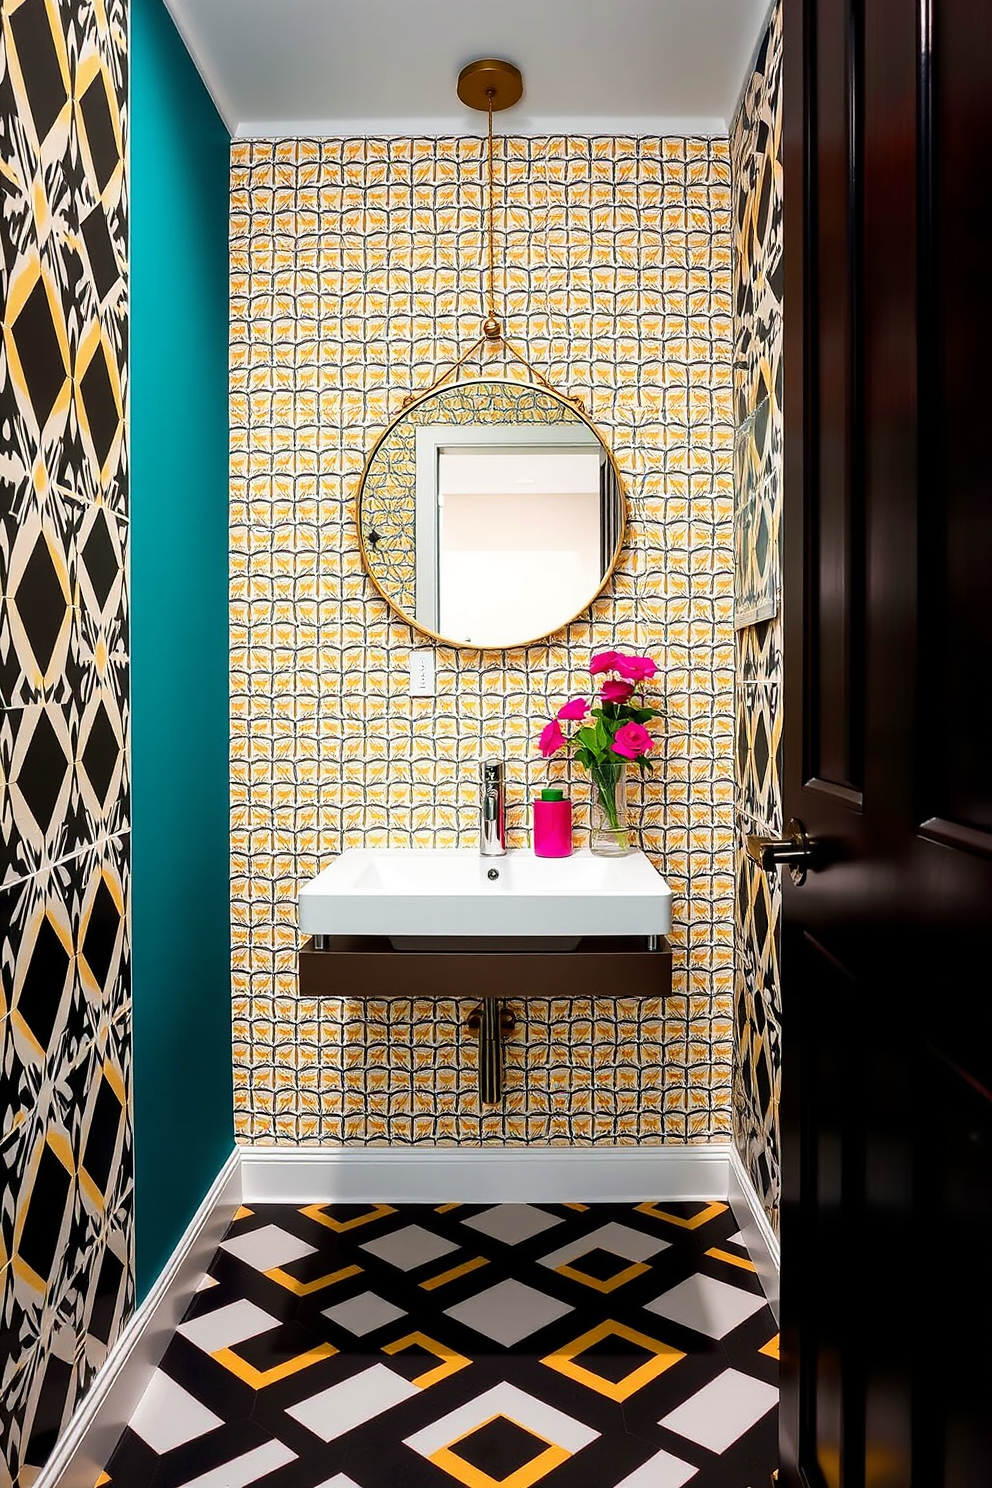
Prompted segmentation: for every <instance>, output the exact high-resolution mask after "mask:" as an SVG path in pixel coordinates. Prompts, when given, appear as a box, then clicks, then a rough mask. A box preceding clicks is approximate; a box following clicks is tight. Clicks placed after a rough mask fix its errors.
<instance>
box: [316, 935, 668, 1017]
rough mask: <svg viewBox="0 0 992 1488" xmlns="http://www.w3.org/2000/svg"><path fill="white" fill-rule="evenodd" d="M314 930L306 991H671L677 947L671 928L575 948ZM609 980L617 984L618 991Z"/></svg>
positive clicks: (522, 994) (521, 997)
mask: <svg viewBox="0 0 992 1488" xmlns="http://www.w3.org/2000/svg"><path fill="white" fill-rule="evenodd" d="M322 944H323V946H324V947H325V948H324V949H322V950H318V949H317V947H316V944H315V939H314V937H312V936H311V937H310V939H309V940H306V941H304V943H303V947H302V949H301V951H300V991H301V992H302V994H303V995H304V997H344V998H349V999H352V1000H355V1001H359V1000H362V999H364V998H371V997H376V998H379V997H412V998H438V997H444V998H455V997H457V998H474V999H479V998H486V997H496V998H500V999H502V1000H503V1001H506V1002H521V1001H525V1000H527V999H529V998H531V997H556V998H559V997H597V998H602V997H603V996H604V995H607V996H608V995H614V996H616V997H621V998H627V997H665V996H667V995H668V993H669V992H670V991H671V986H672V950H671V946H670V945H669V943H668V941H667V940H666V939H665V938H664V936H660V935H659V936H658V937H657V946H658V948H657V950H649V949H648V944H647V940H646V938H645V937H644V936H643V935H639V936H638V935H630V936H587V937H585V938H583V939H580V940H579V941H578V943H577V945H576V946H575V948H574V949H573V950H568V951H563V950H558V949H554V950H547V949H541V948H540V945H539V943H538V945H537V946H535V947H534V948H528V949H526V950H521V949H517V948H516V947H515V948H514V949H513V950H479V949H477V948H473V949H471V950H458V949H447V948H446V949H444V950H424V951H411V950H396V949H395V948H394V946H393V945H392V944H391V942H390V941H389V939H388V938H387V937H386V936H378V935H327V936H324V937H323V941H322ZM606 988H613V989H615V990H614V992H613V993H612V994H610V993H607V992H605V989H606Z"/></svg>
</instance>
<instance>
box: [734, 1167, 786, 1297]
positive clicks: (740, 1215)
mask: <svg viewBox="0 0 992 1488" xmlns="http://www.w3.org/2000/svg"><path fill="white" fill-rule="evenodd" d="M729 1157H730V1162H729V1171H728V1174H727V1198H728V1199H729V1200H730V1207H731V1209H733V1211H734V1218H735V1219H736V1220H737V1223H738V1224H739V1225H740V1227H741V1234H742V1235H743V1237H744V1243H745V1245H746V1246H747V1248H748V1251H749V1252H750V1255H751V1259H752V1261H753V1262H754V1264H755V1268H756V1270H757V1273H758V1280H759V1281H760V1282H761V1289H762V1291H763V1292H764V1294H765V1296H766V1297H767V1298H768V1305H769V1307H770V1308H771V1310H772V1312H773V1313H774V1314H775V1321H776V1322H779V1320H780V1319H779V1293H778V1274H779V1262H780V1258H781V1249H780V1246H779V1240H778V1236H777V1235H776V1233H775V1231H774V1230H773V1229H772V1227H771V1224H770V1223H769V1220H768V1215H767V1214H766V1213H765V1208H764V1205H763V1204H762V1202H761V1200H760V1199H759V1198H758V1195H757V1192H756V1191H755V1187H754V1184H753V1183H752V1182H751V1179H750V1178H749V1177H748V1172H747V1169H746V1168H745V1166H744V1164H743V1162H742V1161H741V1156H740V1153H739V1152H738V1151H737V1148H736V1147H733V1146H731V1148H730V1153H729Z"/></svg>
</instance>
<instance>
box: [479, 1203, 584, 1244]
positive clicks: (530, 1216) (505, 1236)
mask: <svg viewBox="0 0 992 1488" xmlns="http://www.w3.org/2000/svg"><path fill="white" fill-rule="evenodd" d="M462 1224H463V1225H467V1226H468V1227H469V1228H470V1229H473V1230H480V1231H481V1233H482V1234H483V1235H489V1236H490V1238H491V1239H493V1240H501V1241H502V1242H503V1244H504V1245H520V1244H521V1242H522V1241H524V1240H529V1239H530V1238H531V1236H532V1235H539V1234H540V1233H541V1231H542V1230H550V1228H551V1226H552V1225H557V1224H561V1218H560V1216H559V1215H556V1214H546V1213H545V1211H544V1210H543V1209H534V1208H533V1207H532V1206H531V1205H530V1204H497V1205H496V1207H495V1208H494V1209H486V1210H484V1211H483V1212H482V1214H473V1215H472V1216H471V1218H470V1219H463V1220H462Z"/></svg>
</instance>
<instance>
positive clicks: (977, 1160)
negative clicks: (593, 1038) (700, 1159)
mask: <svg viewBox="0 0 992 1488" xmlns="http://www.w3.org/2000/svg"><path fill="white" fill-rule="evenodd" d="M783 21H784V26H783V29H784V41H785V73H784V113H785V162H784V180H785V273H786V289H785V307H784V318H785V353H784V364H785V376H786V389H785V410H784V411H785V500H784V513H783V537H784V544H783V552H784V637H785V689H784V697H785V706H784V713H785V770H784V796H785V815H786V817H790V816H794V817H798V818H799V819H800V820H801V821H802V822H803V823H804V826H805V828H806V831H807V832H808V834H809V837H810V838H811V839H812V841H813V843H814V845H815V848H816V853H817V856H816V858H815V860H814V869H813V871H812V872H811V873H810V874H809V875H808V877H807V879H806V881H805V883H804V884H803V885H802V886H801V887H799V886H797V885H796V884H794V883H793V882H792V881H791V880H790V878H789V877H786V878H785V880H784V884H783V939H782V977H783V1027H782V1053H783V1080H782V1129H783V1195H784V1196H783V1212H782V1325H783V1354H782V1361H783V1362H782V1411H781V1420H782V1470H781V1480H782V1482H784V1483H786V1484H788V1485H789V1488H799V1485H800V1484H805V1485H808V1488H827V1485H830V1488H984V1485H985V1483H986V1482H987V1481H988V1480H989V1476H990V1473H992V1440H990V1428H989V1425H988V1420H987V1417H988V1415H989V1412H988V1406H987V1402H988V1400H989V1398H990V1396H992V1390H990V1380H992V1368H990V1367H989V1366H988V1364H987V1363H985V1362H984V1351H982V1352H981V1353H980V1354H978V1355H976V1357H978V1358H979V1361H980V1362H979V1363H978V1366H977V1380H976V1366H975V1364H974V1363H973V1362H971V1361H970V1360H968V1361H966V1358H965V1352H964V1350H965V1347H966V1345H967V1344H968V1343H969V1341H970V1340H974V1341H977V1340H978V1339H979V1338H981V1339H985V1338H987V1336H988V1329H989V1323H990V1322H992V1316H990V1311H992V1304H990V1300H989V1299H990V1296H992V1287H990V1286H989V1284H988V1283H987V1281H986V1280H985V1277H984V1274H983V1273H984V1270H985V1269H986V1267H985V1264H984V1263H983V1260H981V1259H978V1258H979V1257H986V1256H987V1254H988V1245H989V1240H990V1239H992V1235H990V1227H992V1219H990V1216H992V1164H990V1162H989V1157H990V1150H992V1148H990V1144H992V1098H990V1096H989V1091H990V1090H992V997H990V996H989V986H990V981H992V978H990V975H989V971H988V954H989V931H990V929H992V779H990V768H989V762H990V755H989V748H988V736H987V734H986V733H985V732H983V729H982V723H983V720H984V714H985V711H986V710H987V698H986V694H987V692H988V675H989V661H988V658H989V656H990V655H992V620H990V615H992V603H990V601H992V578H990V576H992V477H990V465H989V460H988V456H987V452H986V450H985V445H986V444H987V436H986V432H985V431H986V429H987V425H988V420H987V415H986V406H987V402H988V394H987V390H986V388H985V386H984V383H983V379H982V375H981V374H982V372H983V370H984V368H983V366H982V360H983V358H984V357H985V355H986V348H987V346H988V344H989V340H990V336H989V332H990V331H992V309H990V304H989V297H988V295H987V293H986V292H985V287H984V284H983V274H984V270H979V269H978V266H979V265H987V264H988V263H989V262H990V261H992V220H990V214H992V202H990V200H989V193H988V191H987V189H986V186H985V184H981V185H979V184H978V183H986V182H987V179H988V170H987V152H988V140H989V138H990V137H992V67H990V61H989V59H990V57H992V12H990V10H989V7H987V6H982V7H975V6H974V4H973V3H972V0H940V4H939V5H938V4H936V0H784V16H783Z"/></svg>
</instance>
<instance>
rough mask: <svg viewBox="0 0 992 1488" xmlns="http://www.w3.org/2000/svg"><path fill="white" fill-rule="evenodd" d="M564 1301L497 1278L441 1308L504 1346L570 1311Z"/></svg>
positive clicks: (535, 1331)
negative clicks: (482, 1288) (456, 1302)
mask: <svg viewBox="0 0 992 1488" xmlns="http://www.w3.org/2000/svg"><path fill="white" fill-rule="evenodd" d="M573 1311H574V1308H572V1307H570V1306H569V1305H568V1303H567V1302H559V1301H558V1299H557V1297H546V1296H545V1295H544V1293H543V1292H538V1291H536V1290H535V1289H534V1287H529V1286H525V1285H524V1284H523V1282H520V1281H501V1282H500V1283H499V1284H498V1285H497V1286H494V1287H489V1288H488V1289H487V1290H486V1291H484V1292H479V1293H477V1294H476V1296H474V1297H469V1299H468V1301H467V1302H459V1303H458V1305H457V1307H447V1308H445V1316H446V1317H450V1318H454V1319H455V1321H456V1322H459V1323H464V1324H465V1326H466V1327H468V1328H472V1329H474V1330H475V1332H476V1333H482V1334H484V1335H485V1337H486V1338H492V1339H494V1340H495V1342H496V1343H501V1344H503V1346H504V1347H505V1348H511V1347H512V1346H513V1344H515V1343H519V1342H520V1340H521V1339H522V1338H529V1337H530V1335H531V1334H532V1333H537V1332H538V1331H539V1330H540V1329H541V1328H546V1327H547V1325H548V1323H553V1322H554V1321H555V1320H556V1319H557V1318H560V1317H564V1316H565V1314H566V1312H573Z"/></svg>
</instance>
